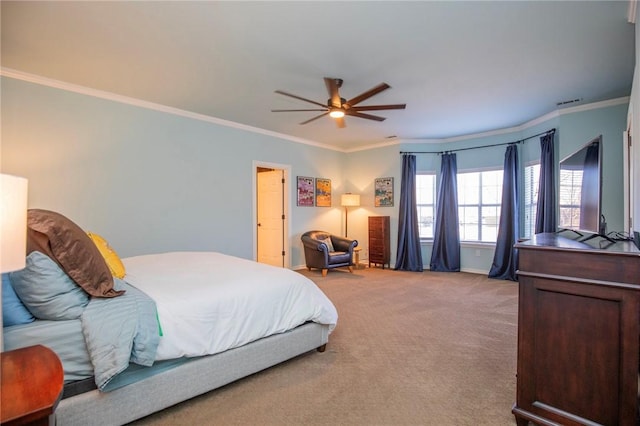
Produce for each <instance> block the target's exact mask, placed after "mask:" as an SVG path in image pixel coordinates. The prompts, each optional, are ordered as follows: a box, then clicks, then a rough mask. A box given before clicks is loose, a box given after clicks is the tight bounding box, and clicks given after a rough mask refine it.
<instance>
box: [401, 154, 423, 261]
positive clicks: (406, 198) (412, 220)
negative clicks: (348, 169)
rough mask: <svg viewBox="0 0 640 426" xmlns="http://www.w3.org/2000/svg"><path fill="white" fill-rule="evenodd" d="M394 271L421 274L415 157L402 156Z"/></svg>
mask: <svg viewBox="0 0 640 426" xmlns="http://www.w3.org/2000/svg"><path fill="white" fill-rule="evenodd" d="M395 269H396V270H401V271H413V272H422V253H421V250H420V231H419V230H418V208H417V207H416V156H415V155H406V154H405V155H403V156H402V182H401V184H400V217H399V218H398V251H397V255H396V266H395Z"/></svg>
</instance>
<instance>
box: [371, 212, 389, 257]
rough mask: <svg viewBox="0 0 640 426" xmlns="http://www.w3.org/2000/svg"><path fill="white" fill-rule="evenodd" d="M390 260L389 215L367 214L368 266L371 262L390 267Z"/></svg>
mask: <svg viewBox="0 0 640 426" xmlns="http://www.w3.org/2000/svg"><path fill="white" fill-rule="evenodd" d="M390 261H391V244H390V242H389V216H369V267H371V264H372V263H373V264H374V265H378V264H381V265H382V269H384V265H385V264H386V265H387V266H389V268H391V265H390V264H389V262H390Z"/></svg>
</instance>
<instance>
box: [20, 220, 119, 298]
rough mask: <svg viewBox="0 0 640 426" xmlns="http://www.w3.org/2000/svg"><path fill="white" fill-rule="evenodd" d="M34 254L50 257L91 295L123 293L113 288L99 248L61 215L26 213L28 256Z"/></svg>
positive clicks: (103, 295)
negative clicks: (34, 252)
mask: <svg viewBox="0 0 640 426" xmlns="http://www.w3.org/2000/svg"><path fill="white" fill-rule="evenodd" d="M33 251H39V252H40V253H43V254H45V255H47V256H49V257H50V258H51V259H52V260H54V261H55V262H56V263H57V264H58V265H59V266H60V268H62V270H63V271H65V272H66V273H67V275H69V277H71V279H72V280H73V281H75V283H76V284H78V285H79V286H80V287H82V289H83V290H84V291H86V292H87V293H88V294H90V295H91V296H95V297H115V296H119V295H121V294H122V293H123V292H122V291H116V290H114V289H113V276H112V275H111V271H109V267H108V266H107V263H106V262H105V261H104V258H103V257H102V255H101V254H100V251H99V250H98V247H96V245H95V244H94V243H93V241H91V239H90V238H89V236H88V235H87V234H85V232H84V231H83V230H82V229H81V228H80V227H79V226H78V225H76V224H75V223H74V222H72V221H71V220H69V219H67V218H66V217H64V216H63V215H61V214H60V213H55V212H52V211H48V210H39V209H30V210H28V212H27V254H29V253H31V252H33ZM18 294H19V293H18Z"/></svg>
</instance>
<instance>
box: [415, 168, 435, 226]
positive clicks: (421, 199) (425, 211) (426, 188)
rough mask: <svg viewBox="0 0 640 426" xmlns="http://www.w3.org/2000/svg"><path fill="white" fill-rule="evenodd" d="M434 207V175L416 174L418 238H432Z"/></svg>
mask: <svg viewBox="0 0 640 426" xmlns="http://www.w3.org/2000/svg"><path fill="white" fill-rule="evenodd" d="M435 205H436V175H435V174H416V206H417V208H418V229H419V230H420V238H433V227H434V224H435V213H436V209H435Z"/></svg>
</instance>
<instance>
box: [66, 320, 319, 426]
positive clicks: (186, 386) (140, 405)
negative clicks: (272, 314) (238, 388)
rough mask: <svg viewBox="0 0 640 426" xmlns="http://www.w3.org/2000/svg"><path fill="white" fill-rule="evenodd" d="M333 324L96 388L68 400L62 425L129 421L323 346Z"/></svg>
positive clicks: (306, 327)
mask: <svg viewBox="0 0 640 426" xmlns="http://www.w3.org/2000/svg"><path fill="white" fill-rule="evenodd" d="M328 337H329V332H328V326H326V325H321V324H316V323H312V322H309V323H306V324H303V325H301V326H299V327H297V328H295V329H293V330H290V331H288V332H286V333H282V334H276V335H273V336H269V337H265V338H263V339H260V340H257V341H255V342H252V343H250V344H247V345H245V346H242V347H239V348H235V349H231V350H228V351H225V352H222V353H220V354H216V355H211V356H206V357H202V358H198V359H196V360H194V361H191V362H188V363H185V364H183V365H180V366H178V367H176V368H174V369H172V370H169V371H165V372H163V373H159V374H157V375H155V376H152V377H149V378H147V379H144V380H142V381H140V382H137V383H133V384H130V385H128V386H125V387H122V388H120V389H117V390H114V391H112V392H106V393H103V392H99V391H97V390H93V391H90V392H87V393H83V394H80V395H76V396H73V397H70V398H66V399H63V400H62V401H60V404H59V406H58V408H57V410H56V413H55V415H56V422H57V423H56V424H57V425H59V426H60V425H61V426H65V425H83V426H84V425H104V424H105V422H107V423H109V424H124V423H128V422H131V421H133V420H136V419H139V418H141V417H144V416H147V415H149V414H152V413H155V412H157V411H160V410H163V409H164V408H167V407H170V406H172V405H174V404H177V403H179V402H182V401H185V400H187V399H190V398H193V397H195V396H198V395H200V394H203V393H206V392H208V391H210V390H213V389H216V388H219V387H221V386H224V385H226V384H228V383H231V382H233V381H235V380H238V379H240V378H242V377H246V376H249V375H251V374H253V373H256V372H258V371H261V370H264V369H265V368H268V367H271V366H273V365H276V364H279V363H281V362H283V361H286V360H288V359H291V358H293V357H295V356H297V355H300V354H303V353H305V352H309V351H311V350H314V349H317V348H320V347H321V346H323V345H325V344H326V343H327V341H328Z"/></svg>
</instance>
